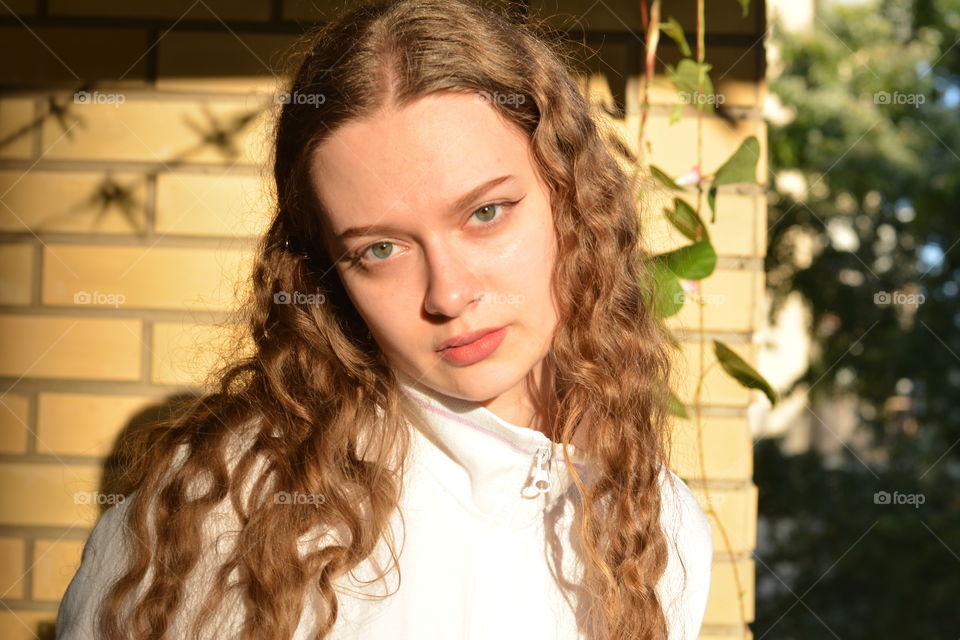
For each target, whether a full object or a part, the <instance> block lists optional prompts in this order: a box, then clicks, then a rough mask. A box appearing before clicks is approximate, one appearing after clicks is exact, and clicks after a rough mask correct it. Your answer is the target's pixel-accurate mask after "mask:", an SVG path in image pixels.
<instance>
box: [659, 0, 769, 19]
mask: <svg viewBox="0 0 960 640" xmlns="http://www.w3.org/2000/svg"><path fill="white" fill-rule="evenodd" d="M738 1H739V2H740V8H741V9H743V17H744V18H746V17H747V13H749V11H750V0H738ZM671 20H672V18H671Z"/></svg>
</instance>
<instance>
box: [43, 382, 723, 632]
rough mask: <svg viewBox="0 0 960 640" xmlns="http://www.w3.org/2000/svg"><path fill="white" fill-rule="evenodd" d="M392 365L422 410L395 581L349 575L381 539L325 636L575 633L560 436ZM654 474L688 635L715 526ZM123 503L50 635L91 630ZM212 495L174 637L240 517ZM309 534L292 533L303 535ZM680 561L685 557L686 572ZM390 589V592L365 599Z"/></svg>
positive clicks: (667, 597)
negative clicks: (215, 503) (204, 545)
mask: <svg viewBox="0 0 960 640" xmlns="http://www.w3.org/2000/svg"><path fill="white" fill-rule="evenodd" d="M399 376H400V379H401V384H402V387H403V390H404V391H405V392H406V393H407V394H408V395H409V396H410V397H411V398H412V399H413V400H414V401H415V402H416V404H417V405H418V406H420V407H421V408H422V411H421V412H420V413H421V416H422V418H423V419H422V420H421V421H419V424H415V425H414V426H415V427H416V428H415V429H413V430H412V433H413V436H414V437H413V439H412V448H411V452H410V455H411V458H410V464H409V465H408V472H407V476H406V477H405V481H404V490H403V495H402V497H401V503H400V512H402V516H403V518H404V523H405V526H406V535H405V536H404V535H403V529H402V528H401V523H400V520H399V517H398V514H397V512H395V513H394V518H393V530H394V532H395V540H396V550H397V551H398V552H399V554H400V559H399V565H400V576H399V580H398V577H397V574H396V572H395V571H393V572H390V573H388V574H387V580H386V583H387V584H384V581H379V582H375V583H373V584H372V585H366V586H364V585H362V584H361V582H360V581H362V580H369V579H372V578H373V577H375V576H376V575H377V572H376V571H374V567H373V563H374V562H375V561H377V560H379V562H380V565H379V566H381V567H390V563H389V557H390V556H389V552H388V549H387V547H386V545H385V544H383V543H381V546H380V547H379V548H378V550H377V552H375V553H374V554H373V556H372V557H371V558H369V559H368V560H367V561H366V562H365V563H364V564H362V565H361V566H360V567H359V568H358V570H356V571H355V572H354V576H353V577H352V578H351V577H344V578H341V579H340V581H339V582H338V583H337V584H338V589H337V591H338V594H339V604H340V611H339V614H338V618H337V622H336V624H335V627H334V630H333V633H332V635H331V636H330V637H331V638H332V639H333V640H347V639H351V640H352V639H361V638H362V639H370V640H386V639H390V640H396V639H405V638H411V639H417V640H419V639H425V638H430V639H434V638H437V639H444V640H447V639H457V638H464V639H470V640H481V639H484V640H486V639H490V640H493V639H496V640H503V639H509V638H518V639H523V640H533V639H544V640H547V639H551V640H554V639H555V640H583V639H585V638H586V635H585V634H583V632H582V631H578V626H577V619H578V614H577V602H578V601H585V598H584V599H578V598H576V597H575V595H574V596H573V597H571V595H570V594H571V593H574V594H575V593H576V592H575V591H572V590H571V589H570V588H568V589H566V590H564V589H561V588H560V587H558V583H568V585H569V586H571V587H572V585H573V584H575V578H576V576H578V575H580V574H579V573H578V570H579V567H580V565H579V564H578V556H577V554H576V553H575V551H574V549H575V548H576V546H575V545H576V535H575V531H573V530H572V529H571V527H570V522H571V517H572V515H573V507H574V506H575V503H576V498H577V495H578V492H577V487H576V485H575V484H574V483H573V481H572V478H571V477H570V475H569V473H568V472H567V470H566V467H565V465H564V461H563V451H562V447H561V445H559V444H555V443H552V442H551V441H550V439H549V438H547V437H546V436H545V435H544V434H543V433H541V432H539V431H534V430H532V429H528V428H524V427H519V426H516V425H513V424H511V423H509V422H507V421H505V420H503V419H501V418H499V417H498V416H497V415H495V414H494V413H493V412H491V411H490V410H488V409H486V408H485V407H482V406H480V405H477V404H474V403H469V402H466V401H463V400H460V399H457V398H452V397H449V396H445V395H441V394H438V393H436V392H434V391H433V390H431V389H429V388H426V387H423V386H420V385H416V384H415V383H413V381H412V380H410V379H409V378H408V377H407V376H405V375H403V374H402V373H401V374H399ZM569 450H570V452H571V454H572V455H571V458H572V460H573V462H575V463H578V464H580V465H581V466H580V467H579V468H580V469H582V470H583V471H587V469H586V467H585V466H583V461H584V458H583V455H582V453H580V452H577V451H576V450H575V449H574V448H573V447H570V448H569ZM581 475H582V473H581ZM660 478H661V485H660V486H661V490H662V493H661V495H662V504H663V507H662V508H663V511H662V517H661V523H662V525H663V527H664V530H665V532H666V535H667V539H668V546H669V548H670V551H671V553H670V556H669V560H668V565H667V568H666V572H665V574H664V576H663V578H662V579H661V581H660V583H659V584H658V585H657V593H658V596H659V597H660V600H661V603H662V604H663V606H664V610H665V613H666V617H667V621H668V624H669V629H670V632H669V640H693V639H694V638H696V637H697V635H698V633H699V630H700V626H701V623H702V620H703V615H704V611H705V608H706V602H707V595H708V591H709V586H710V573H711V562H712V556H713V542H712V535H711V534H712V530H711V526H710V523H709V522H708V520H707V518H706V516H705V515H704V513H703V511H702V509H701V508H700V506H699V503H698V502H697V500H696V498H695V496H694V495H693V493H692V492H691V491H690V489H689V488H688V487H687V486H686V485H685V484H684V483H683V481H682V480H680V479H679V478H678V477H677V476H676V475H675V474H674V473H673V472H672V471H670V470H669V469H666V468H664V469H663V470H662V471H661V475H660ZM545 479H546V480H548V481H549V488H547V489H546V490H545V491H538V490H537V488H536V485H535V484H534V483H538V481H540V480H545ZM667 480H669V481H670V482H669V483H667V482H666V481H667ZM538 484H539V483H538ZM540 486H545V485H542V484H541V485H540ZM127 504H129V500H128V501H125V502H123V503H121V504H120V505H118V506H115V507H113V508H111V509H110V510H109V511H107V512H106V513H105V514H104V515H103V516H102V517H101V518H100V520H99V522H98V523H97V525H96V526H95V527H94V529H93V531H92V533H91V535H90V538H89V540H88V542H87V544H86V546H85V548H84V551H83V558H82V562H81V565H80V568H79V570H78V571H77V574H76V575H75V576H74V578H73V580H72V581H71V583H70V585H69V587H68V589H67V592H66V594H65V595H64V598H63V600H62V601H61V604H60V611H59V616H58V622H57V638H58V639H63V640H75V639H88V638H96V637H97V634H96V626H95V619H94V615H95V612H96V608H97V606H98V605H99V603H100V600H101V599H102V597H103V595H104V593H105V591H106V589H107V588H108V587H109V586H110V582H112V581H113V580H114V579H115V578H116V577H117V576H118V575H119V574H120V572H121V571H122V569H123V565H124V562H125V555H126V546H125V545H126V544H127V540H126V536H125V534H124V531H125V527H124V522H123V518H124V515H125V511H126V505H127ZM221 507H222V508H218V509H216V510H215V511H214V514H213V517H211V519H210V523H209V524H208V525H207V526H208V529H207V530H208V531H209V532H211V533H213V534H217V535H221V538H220V539H218V540H217V541H216V542H215V543H211V546H210V547H208V553H205V554H204V556H203V560H202V561H201V564H200V566H199V567H198V568H197V570H196V571H195V572H194V573H193V574H191V576H190V577H189V578H188V583H187V589H186V591H185V592H186V594H187V601H186V602H185V603H184V604H183V607H181V610H180V611H179V612H178V614H177V616H176V618H175V620H174V624H173V628H172V629H171V631H170V635H169V637H171V638H181V637H186V629H187V628H188V627H187V625H188V623H189V622H190V620H191V615H192V613H193V611H195V608H196V607H197V606H198V605H199V603H200V600H201V596H202V595H203V594H204V593H205V590H204V589H205V585H208V584H209V582H208V580H209V579H210V577H211V576H212V575H213V571H215V570H216V567H217V566H218V565H219V563H220V562H221V561H222V559H223V558H224V557H225V552H226V551H227V550H229V535H226V536H223V535H222V534H224V533H225V532H226V533H228V534H229V532H230V531H231V530H232V531H236V529H237V528H238V527H236V526H232V525H233V524H234V523H235V520H233V519H232V514H233V512H232V507H229V500H228V501H225V502H224V503H222V504H221ZM211 539H213V536H211ZM320 539H322V537H321V538H320ZM317 541H318V538H316V537H314V538H306V537H305V538H302V539H301V548H303V549H305V548H307V547H308V546H311V545H315V544H316V543H317ZM224 542H226V543H227V546H226V547H225V546H223V545H224ZM681 560H682V562H683V565H684V566H685V567H686V570H687V580H686V584H685V585H684V584H683V574H682V573H681V566H680V562H681ZM148 577H149V576H148ZM145 583H146V581H144V583H142V584H141V589H143V588H145V586H146V585H145ZM141 592H142V591H141ZM354 592H357V593H354ZM391 593H392V595H389V597H387V598H383V599H379V600H376V599H369V596H370V595H385V594H391ZM565 594H566V595H565ZM362 595H366V596H367V597H366V598H364V597H362ZM310 597H311V596H310V594H308V597H307V598H306V599H305V601H304V609H303V612H302V615H301V618H300V621H299V625H298V627H297V630H296V633H295V635H294V638H295V640H307V639H308V638H312V637H313V633H314V626H315V622H316V617H315V615H314V609H313V607H312V606H311V605H310V602H311V601H310ZM230 610H232V611H234V612H236V615H235V616H233V617H232V618H230V619H224V620H222V621H219V622H220V624H221V626H220V627H219V628H218V629H217V630H216V631H215V634H214V635H213V636H212V637H217V638H229V637H232V636H234V635H236V633H237V629H239V628H240V624H241V623H242V607H241V606H240V605H239V603H235V606H233V607H231V608H230Z"/></svg>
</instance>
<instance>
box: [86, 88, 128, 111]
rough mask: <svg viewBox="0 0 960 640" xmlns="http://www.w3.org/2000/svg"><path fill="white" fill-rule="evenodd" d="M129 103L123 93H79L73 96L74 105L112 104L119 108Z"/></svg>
mask: <svg viewBox="0 0 960 640" xmlns="http://www.w3.org/2000/svg"><path fill="white" fill-rule="evenodd" d="M126 101H127V97H126V96H125V95H123V94H122V93H102V92H100V91H92V92H91V91H77V92H75V93H74V94H73V103H74V104H112V105H113V106H114V107H119V106H120V105H122V104H123V103H124V102H126Z"/></svg>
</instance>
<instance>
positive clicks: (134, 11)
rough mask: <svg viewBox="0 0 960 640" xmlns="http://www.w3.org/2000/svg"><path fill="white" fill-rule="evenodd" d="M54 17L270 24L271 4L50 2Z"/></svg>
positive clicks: (220, 0)
mask: <svg viewBox="0 0 960 640" xmlns="http://www.w3.org/2000/svg"><path fill="white" fill-rule="evenodd" d="M47 11H48V12H49V13H50V14H51V15H68V16H97V17H109V18H174V19H179V18H182V19H183V20H186V21H190V20H203V21H216V20H217V19H218V18H219V19H221V20H266V19H267V18H269V17H270V2H269V0H244V1H243V2H240V1H238V0H204V1H203V2H195V1H193V0H153V1H152V2H127V1H125V0H50V1H49V8H48V9H47Z"/></svg>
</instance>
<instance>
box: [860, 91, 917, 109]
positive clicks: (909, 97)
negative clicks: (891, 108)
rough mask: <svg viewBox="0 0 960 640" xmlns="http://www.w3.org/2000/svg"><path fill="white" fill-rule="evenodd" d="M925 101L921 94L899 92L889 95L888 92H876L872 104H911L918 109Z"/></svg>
mask: <svg viewBox="0 0 960 640" xmlns="http://www.w3.org/2000/svg"><path fill="white" fill-rule="evenodd" d="M926 101H927V97H926V96H925V95H923V94H922V93H900V92H899V91H894V92H893V93H890V92H889V91H877V92H876V93H875V94H873V103H874V104H911V105H913V106H914V107H919V106H920V105H922V104H923V103H924V102H926Z"/></svg>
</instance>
